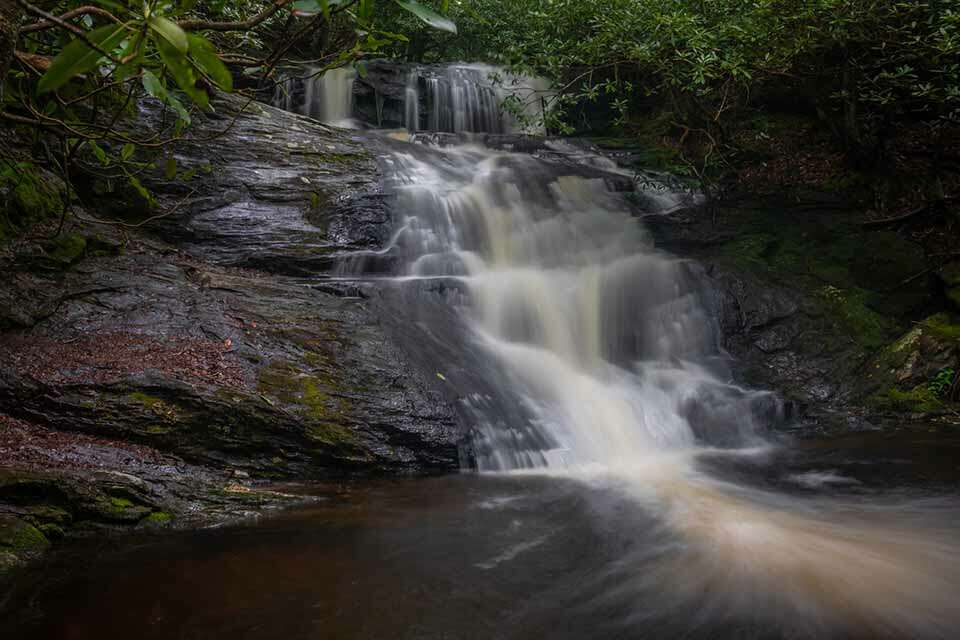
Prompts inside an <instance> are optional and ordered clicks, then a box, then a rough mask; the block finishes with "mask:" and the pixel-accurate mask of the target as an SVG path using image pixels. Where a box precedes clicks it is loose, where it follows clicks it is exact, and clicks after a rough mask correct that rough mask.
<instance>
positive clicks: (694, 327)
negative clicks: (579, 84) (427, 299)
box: [395, 93, 777, 470]
mask: <svg viewBox="0 0 960 640" xmlns="http://www.w3.org/2000/svg"><path fill="white" fill-rule="evenodd" d="M446 95H448V96H455V95H457V94H456V93H447V94H446ZM451 104H452V103H451ZM450 113H456V110H455V109H451V111H450ZM461 115H462V116H463V117H464V121H468V120H469V119H470V117H472V116H476V115H477V114H476V113H473V112H470V111H467V110H463V111H462V112H461ZM435 153H438V154H441V156H442V163H434V162H430V161H429V160H427V159H425V158H423V157H422V156H420V155H418V154H414V153H411V154H406V155H398V156H397V157H396V160H395V162H396V163H397V165H398V167H399V168H398V170H397V172H398V184H397V186H396V191H397V195H398V208H399V210H400V211H402V212H404V213H405V214H406V218H405V219H404V220H403V222H402V227H403V229H405V231H404V233H403V234H402V237H401V238H400V239H399V240H398V242H400V243H401V244H402V249H403V251H404V252H405V253H406V260H407V265H408V266H407V267H406V273H405V276H406V277H408V278H411V279H423V278H454V279H455V280H456V281H457V282H459V283H460V286H462V287H464V288H465V289H466V291H467V297H468V299H469V301H470V302H469V305H468V306H467V307H466V308H465V309H464V310H463V313H464V315H465V318H466V321H467V323H468V324H469V326H470V327H471V328H472V331H473V335H474V338H475V340H476V341H478V342H479V343H481V344H482V345H483V346H484V348H485V349H486V350H487V351H488V352H489V353H490V354H491V355H492V357H493V358H494V359H495V361H496V362H498V363H499V364H500V366H501V367H502V371H503V372H504V375H505V376H506V379H507V380H508V382H507V384H508V386H509V387H510V388H511V390H512V392H513V393H515V394H519V395H520V396H521V397H522V404H523V405H524V406H525V407H526V408H527V410H528V413H529V416H530V418H529V420H528V421H527V422H526V424H513V425H510V427H509V428H508V429H506V430H504V429H503V428H501V426H500V424H499V422H500V421H499V420H497V416H490V415H485V413H484V409H483V408H482V407H479V406H478V407H476V411H475V412H474V420H475V424H476V425H477V427H476V428H477V435H476V438H475V446H476V450H477V464H478V466H479V467H480V468H481V469H485V470H507V469H518V468H531V467H560V468H566V467H569V466H579V467H583V466H585V465H591V464H603V465H608V466H629V465H630V464H632V463H633V462H634V461H636V460H637V459H642V458H643V457H644V456H647V455H649V454H650V453H651V452H652V451H663V450H687V449H690V448H691V447H693V446H694V445H695V444H696V443H698V442H699V443H702V444H709V445H713V446H734V445H736V446H745V445H749V444H755V443H757V442H759V437H758V431H759V425H758V423H757V419H756V416H759V415H761V414H764V413H766V412H768V411H769V409H770V407H771V406H776V403H777V401H776V398H775V397H774V396H773V395H772V394H770V393H764V392H758V391H752V390H748V389H743V388H740V387H737V386H735V385H730V384H727V383H726V382H724V380H723V378H721V377H718V375H717V374H718V373H721V372H722V370H723V368H722V366H719V365H718V363H719V362H720V359H719V356H720V349H719V346H718V339H717V335H716V331H715V326H714V322H713V321H712V320H711V318H710V316H709V314H707V312H706V310H705V307H704V305H703V303H702V283H701V280H700V278H699V271H698V268H697V266H696V265H695V264H693V263H690V262H688V261H684V260H678V259H676V258H673V257H671V256H668V255H666V254H663V253H661V252H659V251H657V250H656V249H655V248H654V247H653V246H652V243H651V241H650V239H649V238H648V236H647V233H646V232H645V230H644V229H643V227H642V226H641V225H640V224H639V222H638V221H637V220H635V219H633V218H631V217H630V216H629V214H628V212H627V210H626V208H625V206H624V204H623V202H622V200H620V199H619V197H618V196H617V195H616V194H613V193H610V192H608V191H607V188H606V184H605V181H604V180H603V179H601V178H599V177H597V178H592V179H591V178H585V177H579V176H570V175H566V176H565V175H551V173H550V171H551V167H550V166H549V165H545V164H544V163H542V162H540V161H539V160H537V159H535V158H533V157H530V156H524V155H519V154H505V153H495V152H490V151H486V150H479V149H476V148H454V149H445V150H443V151H437V152H435ZM651 202H655V200H651ZM531 443H536V444H535V446H534V445H531ZM544 443H546V444H545V445H544Z"/></svg>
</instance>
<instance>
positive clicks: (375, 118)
mask: <svg viewBox="0 0 960 640" xmlns="http://www.w3.org/2000/svg"><path fill="white" fill-rule="evenodd" d="M373 64H374V66H375V68H377V69H379V68H381V67H382V68H385V69H389V70H390V71H396V72H399V71H400V70H401V69H402V70H403V77H402V79H392V80H389V81H387V80H384V81H382V82H378V81H376V80H375V79H374V78H373V77H369V78H358V77H357V73H356V72H355V71H354V70H353V69H352V68H347V67H344V68H338V69H332V70H329V71H326V72H321V71H322V70H320V69H311V70H308V71H307V72H306V73H303V74H293V75H290V76H288V77H287V78H286V79H285V80H284V81H282V82H281V83H280V84H278V85H277V87H276V89H275V92H274V95H273V99H272V101H273V104H274V105H275V106H278V107H280V108H283V109H286V110H287V111H296V112H298V113H302V114H304V115H309V116H311V117H313V118H316V119H317V120H320V121H321V122H326V123H328V124H332V125H336V126H347V127H356V126H359V125H360V124H361V123H360V121H361V119H362V118H360V117H359V115H360V114H359V113H357V104H356V103H357V100H356V99H355V97H354V94H355V92H356V91H358V90H359V89H360V88H361V85H363V87H362V88H364V89H366V90H369V91H372V93H373V95H372V96H371V98H370V100H369V102H372V103H373V105H372V109H371V110H372V113H370V114H368V117H367V119H366V121H365V124H364V126H371V125H372V126H374V127H376V128H384V127H387V128H389V127H405V128H406V129H407V130H408V131H409V132H411V133H416V132H417V131H439V132H448V133H495V134H496V133H542V132H543V118H544V113H545V110H547V109H548V103H549V98H550V96H551V95H552V94H551V92H550V83H549V82H548V81H546V80H545V79H543V78H534V77H528V76H523V75H516V74H512V73H509V72H508V71H506V70H505V69H503V68H500V67H495V66H491V65H485V64H465V63H460V64H450V65H401V64H400V63H395V64H392V63H389V62H386V61H374V63H373ZM387 75H389V74H387ZM387 103H391V104H392V105H393V106H392V107H388V106H386V105H387ZM397 103H399V105H397ZM390 108H392V109H393V110H394V111H397V113H396V115H395V116H392V117H387V116H385V110H389V109H390Z"/></svg>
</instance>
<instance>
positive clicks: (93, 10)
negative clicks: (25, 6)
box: [20, 5, 120, 33]
mask: <svg viewBox="0 0 960 640" xmlns="http://www.w3.org/2000/svg"><path fill="white" fill-rule="evenodd" d="M21 6H22V5H21ZM85 15H94V16H100V17H101V18H107V19H108V20H112V21H113V22H120V20H119V18H117V17H116V16H115V15H113V14H112V13H110V12H109V11H107V10H106V9H101V8H100V7H91V6H84V7H77V8H76V9H73V10H72V11H67V12H66V13H64V14H63V15H61V16H60V17H59V18H58V20H59V22H53V21H52V20H41V21H40V22H34V23H33V24H28V25H25V26H23V27H20V33H30V32H32V31H43V30H45V29H52V28H53V27H58V26H63V23H65V22H66V21H67V20H72V19H74V18H76V17H77V16H85Z"/></svg>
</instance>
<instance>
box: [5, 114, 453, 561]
mask: <svg viewBox="0 0 960 640" xmlns="http://www.w3.org/2000/svg"><path fill="white" fill-rule="evenodd" d="M214 104H215V108H216V112H215V114H213V115H209V116H204V117H202V118H201V117H198V119H197V120H198V121H197V122H195V126H194V127H192V128H191V130H190V133H189V135H188V137H187V138H186V139H185V140H183V141H182V142H180V143H178V144H177V145H176V147H175V148H174V151H173V157H174V158H175V159H176V164H177V173H178V177H177V178H176V179H173V180H171V179H168V178H167V177H166V176H164V175H163V174H164V171H163V168H162V167H161V168H159V169H157V170H156V171H155V172H152V173H148V174H147V175H144V176H143V178H142V181H143V183H144V184H145V186H146V187H147V188H148V189H149V190H150V191H152V193H153V195H154V197H155V198H156V200H157V201H158V203H159V208H155V209H147V208H146V206H145V203H143V202H142V201H138V200H136V199H131V197H130V194H129V193H127V192H125V191H123V190H122V189H117V188H116V185H109V184H102V183H97V182H95V181H92V180H91V181H89V182H88V184H90V185H92V186H91V192H90V193H87V194H86V197H85V199H84V200H85V202H86V203H88V205H89V203H96V205H97V207H98V208H97V210H96V211H91V212H90V213H92V214H96V215H97V216H98V217H121V216H122V219H124V220H126V221H127V222H128V223H136V222H138V221H141V220H145V219H146V218H149V217H151V216H155V215H156V214H157V213H158V212H160V211H165V212H167V213H166V215H164V216H162V217H160V218H158V219H156V220H153V221H149V222H147V223H146V224H145V225H144V226H143V227H138V228H137V229H136V230H135V231H133V232H132V234H133V235H130V236H128V237H126V238H124V237H122V236H120V234H118V233H116V232H114V231H112V230H110V228H106V230H104V229H105V228H103V227H97V228H79V229H71V230H70V233H73V234H75V235H76V237H77V238H78V239H79V242H81V243H82V245H83V248H82V249H81V250H80V251H78V252H75V253H76V255H75V256H74V255H73V254H71V256H72V257H71V259H70V260H65V261H59V262H57V261H51V260H49V259H48V258H49V255H48V254H49V253H50V252H49V251H41V252H40V253H41V254H42V255H41V256H40V257H43V258H44V262H43V264H42V265H40V263H38V262H37V257H36V256H31V255H24V254H22V253H21V254H20V255H17V256H11V257H6V258H3V260H4V262H3V272H4V273H5V274H7V277H6V278H5V279H4V282H3V283H0V301H6V302H5V304H6V303H9V304H10V306H11V308H16V313H15V314H7V315H10V321H9V322H6V323H5V325H4V326H3V327H0V329H2V332H0V416H3V415H6V416H7V417H6V418H4V420H8V421H9V420H19V421H21V422H22V423H23V424H29V425H35V427H36V428H37V429H48V430H49V429H52V430H53V433H69V434H74V435H75V437H77V438H81V437H82V438H95V439H103V440H104V441H108V442H110V443H113V444H109V445H102V446H101V445H97V446H94V445H79V444H76V443H74V444H73V445H71V447H72V448H70V451H69V453H68V454H67V453H63V451H62V450H61V449H59V448H58V446H59V445H56V443H55V440H54V439H40V440H38V441H37V443H36V448H37V452H36V455H34V456H32V457H31V456H25V454H24V452H25V451H27V448H29V447H30V446H33V445H31V444H30V442H31V438H20V439H19V440H16V439H12V436H11V438H8V439H7V444H8V448H9V450H10V451H16V452H18V455H20V457H21V458H23V460H21V461H20V462H17V463H16V465H14V463H13V458H12V457H9V456H8V457H4V458H3V462H2V463H0V468H2V469H10V468H13V466H16V468H17V473H18V477H23V476H25V475H31V474H33V475H36V474H40V475H41V476H42V482H41V484H44V486H47V485H49V484H50V483H54V484H57V483H60V484H63V486H66V487H68V488H69V487H72V486H74V485H77V486H79V485H80V484H83V483H87V484H90V486H92V487H94V488H97V487H100V488H97V489H96V490H97V491H99V492H100V493H101V494H102V495H103V496H107V498H104V499H106V500H109V499H110V496H113V495H114V494H113V493H111V492H110V490H108V489H109V487H106V486H105V485H103V486H101V485H102V484H103V483H100V482H99V480H97V479H96V478H95V477H94V476H95V474H94V471H93V470H94V469H98V470H99V471H103V470H109V471H115V472H117V473H121V474H125V475H124V476H123V477H124V478H126V480H124V481H125V482H127V483H128V484H131V486H134V485H139V484H141V483H146V486H147V489H144V490H143V491H140V493H139V494H137V495H138V496H139V497H136V499H135V498H134V497H131V496H130V495H126V497H124V496H121V497H120V498H118V499H122V500H127V501H129V502H131V505H133V506H132V507H131V509H132V510H131V509H126V505H125V503H124V509H123V510H122V511H124V512H126V511H130V513H129V514H126V515H125V516H124V517H125V518H126V519H121V520H117V521H116V523H115V524H119V525H123V526H128V525H138V524H140V523H143V522H145V521H146V519H147V518H149V517H150V514H152V513H154V512H162V513H169V514H172V517H173V518H174V519H177V518H180V517H181V516H182V514H183V513H184V512H185V511H187V510H188V509H187V508H186V507H185V506H184V504H183V500H182V498H183V497H184V496H186V497H188V498H189V499H190V500H193V501H194V502H195V506H194V507H192V508H193V509H194V510H197V505H199V511H201V512H204V511H207V512H217V509H216V508H215V507H216V505H217V504H218V501H222V500H221V497H222V495H223V491H224V487H227V486H229V484H230V483H231V482H232V478H233V477H234V476H232V475H231V474H233V473H237V474H241V476H242V478H249V479H250V481H253V480H256V479H258V478H259V479H272V478H291V477H296V478H304V477H322V476H330V475H333V474H337V475H339V474H345V473H349V474H352V473H371V472H374V473H410V472H438V471H446V470H453V469H457V468H458V467H459V462H460V447H461V445H462V443H463V440H464V433H463V431H462V429H461V428H460V426H459V423H458V421H457V419H456V416H455V413H454V409H453V402H452V399H450V398H446V397H444V396H443V395H442V394H441V390H438V388H437V385H438V384H439V381H438V380H437V379H436V377H435V375H434V373H433V372H432V371H430V372H423V371H421V370H420V369H419V368H418V366H417V360H416V359H414V358H411V353H410V352H409V351H408V350H407V348H406V347H405V345H406V344H413V345H415V344H416V336H413V337H411V338H410V340H409V341H408V342H404V343H403V344H400V342H398V341H397V340H395V339H394V337H395V334H394V333H393V332H392V329H391V328H390V327H389V326H387V325H388V324H389V323H384V322H383V321H382V319H383V318H384V317H393V316H395V315H397V314H396V312H395V310H393V309H392V308H391V307H390V304H391V303H390V301H389V300H387V297H385V296H384V295H383V291H382V290H381V289H380V288H379V287H378V286H377V285H376V284H375V282H368V283H343V282H338V281H336V280H331V279H330V278H329V276H330V275H331V273H332V272H333V271H334V270H335V269H337V268H338V267H339V266H340V265H342V264H343V263H344V258H345V256H347V255H349V254H351V252H356V251H357V250H366V249H378V248H379V247H380V246H381V245H382V244H383V242H384V240H385V239H386V238H387V237H388V236H389V233H390V230H391V218H390V213H389V211H388V210H387V207H386V204H385V202H384V199H383V197H382V194H381V193H380V190H379V189H380V186H379V183H380V176H379V172H378V168H377V164H376V160H375V158H374V157H373V156H372V155H371V153H370V152H369V151H368V150H367V143H366V142H364V141H361V140H359V139H357V138H354V137H352V136H353V135H354V134H353V133H349V132H343V131H337V130H332V129H329V128H327V127H324V126H322V125H320V124H318V123H315V122H313V121H310V120H308V119H306V118H303V117H300V116H297V115H294V114H290V113H286V112H283V111H280V110H277V109H273V108H270V107H265V106H262V105H258V104H248V103H246V101H245V100H242V99H239V98H236V97H228V98H220V99H217V100H216V101H215V103H214ZM157 117H160V113H159V112H158V111H157V110H156V106H155V105H151V104H146V105H144V107H143V108H142V110H141V114H140V118H142V121H143V123H147V122H149V121H151V120H152V119H154V118H157ZM144 126H146V125H145V124H144ZM159 164H161V165H162V164H163V163H162V162H161V163H159ZM94 192H95V193H94ZM95 236H97V240H96V242H94V240H93V238H94V237H95ZM78 246H79V245H78ZM101 247H106V249H105V250H101ZM38 265H39V266H38ZM41 267H42V268H41ZM384 268H387V267H384ZM404 331H405V332H406V333H408V334H409V333H414V334H415V333H416V331H417V329H416V327H408V328H405V329H404ZM405 335H406V334H405ZM18 428H19V427H18ZM5 429H9V427H7V426H6V425H0V445H2V444H3V434H4V433H5V431H4V430H5ZM10 433H13V432H12V431H11V432H10ZM76 434H83V435H82V436H81V435H76ZM55 445H56V446H55ZM74 445H76V446H74ZM133 446H138V447H146V448H147V449H149V450H150V451H153V452H156V455H158V456H162V457H165V459H166V460H167V461H166V462H164V463H163V464H155V465H152V466H151V465H150V464H146V463H144V464H143V465H139V466H136V465H135V466H134V467H129V465H126V466H125V464H124V463H122V461H121V458H122V457H123V456H122V455H119V454H118V455H108V454H106V453H105V451H107V450H109V449H110V448H111V447H112V448H113V450H115V451H125V449H124V448H125V447H133ZM0 448H2V446H0ZM61 454H63V455H66V456H67V457H68V458H69V459H70V460H73V461H79V462H78V464H77V465H66V466H65V465H63V464H60V463H57V462H56V460H60V459H61V458H62V455H61ZM104 456H105V457H104ZM131 459H137V456H135V455H133V456H131ZM83 461H86V464H80V462H83ZM21 463H22V464H21ZM78 465H79V466H78ZM99 471H98V472H99ZM128 476H129V477H128ZM38 477H39V476H38ZM118 477H119V476H116V477H113V478H112V480H111V482H112V481H116V480H117V478H118ZM38 482H39V481H38ZM121 482H123V481H121ZM245 482H247V480H240V484H241V485H243V484H244V483H245ZM60 484H57V486H60ZM172 487H176V490H174V489H173V488H172ZM141 489H142V487H141ZM57 491H60V493H58V494H57V496H60V497H63V500H60V498H57V500H60V502H63V503H65V504H63V505H61V506H60V507H57V508H67V507H69V509H67V510H68V511H69V512H70V513H71V514H73V515H71V520H70V522H71V523H75V522H78V521H81V520H83V519H84V518H85V517H86V516H83V515H82V513H86V512H85V511H83V510H82V509H81V508H80V507H79V506H78V505H82V504H85V502H84V501H85V500H87V499H86V498H83V497H82V496H80V495H79V494H76V493H75V492H74V493H71V491H72V489H71V490H69V491H67V490H66V489H64V490H63V491H61V490H60V489H58V490H57ZM64 491H65V493H64ZM131 491H133V489H131ZM7 493H9V494H10V495H7ZM7 493H4V492H3V491H2V490H0V505H2V504H8V503H9V504H19V503H22V504H24V505H27V503H28V502H29V501H28V500H26V499H25V498H23V499H21V498H22V496H21V497H20V498H17V497H16V496H17V495H20V494H16V492H7ZM55 493H56V492H55ZM128 493H129V492H128ZM15 494H16V495H15ZM61 494H62V495H61ZM44 495H46V494H44ZM131 495H132V494H131ZM238 495H239V494H238ZM11 496H13V497H11ZM64 496H65V497H64ZM176 496H179V497H180V498H177V499H175V497H176ZM211 496H213V497H211ZM101 497H102V496H101ZM91 499H93V500H94V502H96V499H95V498H91ZM18 500H19V501H20V502H19V503H18V502H17V501H18ZM57 500H54V501H53V502H55V503H57V504H60V502H57ZM87 501H88V500H87ZM48 503H50V501H49V500H47V499H46V498H43V499H39V501H38V502H36V503H35V504H34V506H37V505H39V504H48ZM54 506H56V505H54ZM133 507H136V508H133ZM254 507H255V508H256V505H254ZM24 508H26V507H24ZM71 509H72V510H71ZM77 509H81V511H82V513H81V514H80V515H77V514H76V513H75V512H76V510H77ZM101 515H102V514H101ZM127 515H129V518H127V517H126V516H127ZM20 516H23V517H20ZM20 516H18V517H20V519H21V520H23V518H27V519H26V520H24V521H25V522H27V524H29V526H31V527H34V528H37V527H41V526H43V525H44V524H46V523H45V522H42V521H41V520H38V519H34V520H30V518H29V517H28V516H29V514H28V513H26V512H24V513H22V514H20ZM91 519H93V520H96V521H101V522H102V521H104V520H105V519H104V518H103V517H100V516H96V517H92V518H91ZM106 520H107V521H109V519H106ZM70 526H72V524H71V525H70ZM38 530H40V529H38ZM41 533H42V531H41ZM0 545H2V541H0ZM0 552H2V553H7V552H6V551H3V549H2V548H0ZM4 557H6V556H4ZM8 560H9V558H8Z"/></svg>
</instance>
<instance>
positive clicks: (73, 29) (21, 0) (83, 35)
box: [17, 0, 117, 62]
mask: <svg viewBox="0 0 960 640" xmlns="http://www.w3.org/2000/svg"><path fill="white" fill-rule="evenodd" d="M17 4H18V5H20V6H21V7H23V9H24V10H25V11H26V12H27V13H30V14H33V15H35V16H37V17H38V18H43V19H44V20H46V21H48V22H51V23H53V24H54V25H56V26H58V27H60V28H61V29H64V30H66V31H69V32H70V33H72V34H74V35H75V36H77V37H78V38H80V39H81V40H83V41H84V43H86V45H87V46H88V47H90V48H91V49H93V50H94V51H96V52H97V53H99V54H100V55H103V56H105V57H107V58H109V59H110V60H111V61H113V62H117V59H116V58H114V57H113V56H112V55H111V54H110V53H109V52H107V51H104V50H103V48H102V47H101V46H100V45H98V44H97V43H95V42H93V41H92V40H91V39H90V38H89V37H87V32H86V31H84V30H83V29H81V28H80V27H78V26H76V25H73V24H70V23H69V22H65V21H64V20H61V19H60V18H58V17H57V16H55V15H53V14H52V13H47V12H46V11H44V10H43V9H41V8H40V7H37V6H34V5H32V4H30V3H29V2H27V1H26V0H17Z"/></svg>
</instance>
